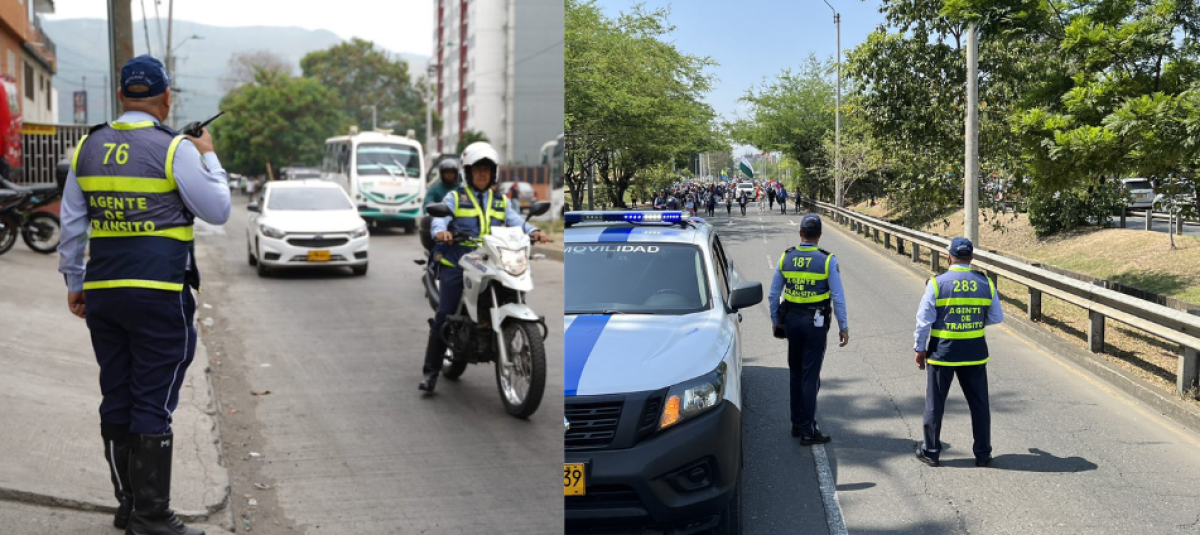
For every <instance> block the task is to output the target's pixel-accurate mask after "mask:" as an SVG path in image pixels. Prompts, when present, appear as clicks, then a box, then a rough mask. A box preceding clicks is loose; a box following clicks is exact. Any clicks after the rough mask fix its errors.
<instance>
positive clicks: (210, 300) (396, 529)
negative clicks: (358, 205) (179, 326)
mask: <svg viewBox="0 0 1200 535" xmlns="http://www.w3.org/2000/svg"><path fill="white" fill-rule="evenodd" d="M234 204H235V207H234V214H233V217H232V218H231V219H230V222H229V223H228V224H227V225H226V226H225V227H224V228H217V229H208V230H206V231H205V232H203V234H205V235H204V236H202V237H200V238H198V243H197V249H198V258H199V261H200V266H201V270H202V276H203V281H204V284H203V286H204V289H203V293H202V294H201V300H202V302H204V303H206V304H207V305H211V306H212V308H204V307H202V308H201V310H200V313H199V314H198V315H199V316H201V317H212V318H213V320H214V321H213V323H212V325H211V326H210V327H206V328H205V329H204V334H203V335H202V341H203V342H204V343H205V344H206V345H207V347H208V350H209V355H210V358H211V360H212V366H213V370H214V384H215V389H216V398H217V401H218V404H219V406H220V411H221V422H220V424H221V434H222V442H223V446H224V454H225V462H226V464H227V465H228V466H229V469H230V478H231V480H232V485H233V487H232V492H231V496H232V498H231V500H232V508H233V511H232V512H233V517H234V524H235V526H236V527H237V530H238V531H239V532H243V531H250V530H252V532H253V533H266V534H284V533H287V534H296V533H306V534H310V535H316V534H331V535H344V534H349V533H381V534H382V533H447V534H457V533H462V534H468V533H469V534H481V533H497V534H499V533H505V534H507V533H559V532H561V531H562V507H563V506H562V497H561V495H560V494H559V490H558V481H559V480H560V477H561V476H560V472H561V468H562V467H561V462H562V428H561V427H560V425H561V423H560V422H561V420H562V392H563V388H562V387H563V383H562V362H563V357H562V355H563V352H562V347H563V338H562V329H561V326H562V325H563V314H562V297H561V295H562V285H563V266H562V263H560V262H554V261H545V262H538V263H534V264H533V269H534V272H535V275H534V279H535V281H536V288H535V290H534V293H533V294H531V296H530V299H529V302H530V304H531V305H532V306H533V307H534V308H535V310H537V311H538V312H539V313H540V314H544V315H545V316H546V318H547V324H548V325H549V326H550V329H551V334H550V337H549V339H548V340H547V341H546V348H547V363H548V373H547V384H546V395H545V398H544V400H543V401H542V404H541V408H540V409H539V410H538V412H537V413H536V414H534V415H533V416H532V417H531V418H530V419H529V420H528V421H526V420H518V419H516V418H513V417H511V416H509V415H508V414H507V413H505V412H504V408H503V405H502V404H501V402H500V398H499V396H500V394H499V392H498V390H497V388H496V380H495V374H494V371H493V367H492V366H491V365H486V366H485V365H475V366H471V367H469V368H468V369H467V372H466V373H465V374H464V375H463V377H462V378H461V380H459V381H457V382H456V381H449V380H446V379H445V378H443V379H442V380H441V382H440V383H439V385H438V390H437V394H436V395H434V396H432V397H425V396H423V395H422V394H421V393H420V392H419V391H418V390H417V383H418V382H419V381H420V378H421V373H420V369H421V363H422V359H423V357H424V352H425V343H426V338H427V333H428V330H429V327H428V324H427V322H426V320H427V319H428V318H430V317H432V311H430V309H429V307H428V305H427V303H426V301H425V299H424V294H423V291H422V290H421V288H420V283H419V277H420V274H421V268H420V267H419V266H417V265H415V264H414V263H413V262H412V260H413V259H415V258H419V257H421V256H422V254H423V251H422V249H421V245H420V243H419V242H418V240H417V237H416V236H410V235H405V234H404V233H403V231H402V230H400V229H396V230H394V231H389V230H383V231H379V232H376V233H374V234H373V235H372V237H371V269H370V272H369V273H368V274H367V275H366V276H365V277H355V276H353V275H351V274H350V271H349V269H346V268H342V270H338V271H336V272H322V271H309V270H306V271H299V272H287V273H283V274H280V275H276V276H273V277H271V278H265V279H264V278H259V277H258V276H257V275H256V274H255V270H254V268H251V267H250V266H249V265H247V259H246V256H247V255H246V238H245V225H246V215H247V213H246V210H245V201H244V199H237V200H235V203H234ZM201 321H202V323H203V322H204V321H205V320H201ZM268 391H269V393H265V392H268ZM247 528H249V529H247Z"/></svg>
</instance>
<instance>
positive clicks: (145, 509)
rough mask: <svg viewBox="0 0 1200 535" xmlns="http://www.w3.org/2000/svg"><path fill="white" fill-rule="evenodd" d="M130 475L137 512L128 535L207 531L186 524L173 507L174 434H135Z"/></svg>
mask: <svg viewBox="0 0 1200 535" xmlns="http://www.w3.org/2000/svg"><path fill="white" fill-rule="evenodd" d="M131 442H132V445H133V455H132V456H130V458H129V479H130V481H131V482H132V483H133V514H132V515H131V516H130V517H129V526H128V527H127V528H126V529H125V535H204V532H203V531H201V530H198V529H195V528H189V527H187V526H186V525H184V523H183V521H182V520H179V517H177V516H175V512H174V511H172V510H171V450H172V446H173V445H174V442H175V439H174V435H172V434H171V433H167V434H165V435H132V441H131Z"/></svg>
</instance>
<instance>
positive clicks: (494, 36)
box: [430, 0, 565, 165]
mask: <svg viewBox="0 0 1200 535" xmlns="http://www.w3.org/2000/svg"><path fill="white" fill-rule="evenodd" d="M564 10H565V9H564V4H563V2H562V0H434V17H435V20H434V31H433V42H434V48H433V57H432V58H430V64H431V66H432V68H433V72H434V77H433V82H434V83H435V84H436V90H435V98H436V102H435V103H434V109H435V110H437V112H438V114H439V115H440V116H441V118H442V128H441V130H440V131H439V132H435V133H434V138H435V139H434V142H433V143H431V147H430V148H431V149H432V151H431V152H438V153H446V152H454V151H455V149H456V148H457V145H458V140H459V139H460V138H461V136H462V133H463V132H465V131H469V130H470V131H478V132H483V133H484V134H485V135H486V136H487V138H488V140H489V141H490V142H491V143H492V145H494V146H495V147H496V150H497V151H498V152H499V153H500V155H501V157H503V158H504V160H505V162H506V163H512V164H518V165H520V164H529V165H533V164H536V163H538V161H539V160H538V158H539V152H540V150H541V146H542V144H544V143H545V142H546V141H550V140H553V139H554V137H555V136H557V135H558V134H560V133H562V130H563V50H564V49H563V31H564V28H563V17H564Z"/></svg>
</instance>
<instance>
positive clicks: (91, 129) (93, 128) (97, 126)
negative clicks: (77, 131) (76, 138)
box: [88, 123, 108, 134]
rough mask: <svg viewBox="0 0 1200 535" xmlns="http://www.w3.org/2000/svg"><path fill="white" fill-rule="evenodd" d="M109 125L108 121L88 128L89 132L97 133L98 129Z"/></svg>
mask: <svg viewBox="0 0 1200 535" xmlns="http://www.w3.org/2000/svg"><path fill="white" fill-rule="evenodd" d="M106 126H108V123H100V124H98V125H96V126H93V127H91V128H89V129H88V134H95V133H96V131H97V130H99V129H101V128H104V127H106Z"/></svg>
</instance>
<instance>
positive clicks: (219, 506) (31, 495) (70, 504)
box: [0, 326, 230, 523]
mask: <svg viewBox="0 0 1200 535" xmlns="http://www.w3.org/2000/svg"><path fill="white" fill-rule="evenodd" d="M196 331H197V332H196V339H197V340H196V358H195V360H196V361H203V362H204V369H203V370H199V369H198V368H196V369H193V370H189V371H192V372H193V373H195V372H197V371H199V372H201V373H203V374H204V379H203V381H204V383H203V385H202V387H203V388H205V389H206V391H207V396H206V397H207V398H208V406H207V407H197V410H199V411H200V412H201V413H202V414H204V415H207V416H208V417H209V418H211V419H212V423H213V435H212V436H213V441H214V443H215V444H217V445H218V446H217V448H216V449H217V467H216V471H217V472H218V474H217V475H216V477H215V479H217V480H218V485H219V486H221V487H222V490H221V491H220V492H221V493H222V496H221V499H220V501H218V502H216V503H214V504H211V505H205V509H204V510H203V511H197V510H181V509H175V514H176V515H177V516H178V517H179V518H180V519H181V520H183V521H184V522H188V523H201V522H208V521H209V520H212V519H214V516H215V515H217V513H219V512H221V511H222V510H225V509H227V508H228V505H229V494H230V486H229V473H228V471H226V470H225V463H224V460H223V459H222V457H221V448H220V446H219V444H220V443H221V437H220V428H219V424H218V420H217V418H216V417H215V414H216V412H215V410H216V409H215V406H214V403H213V401H214V400H213V397H212V380H211V377H210V375H209V373H210V367H209V365H208V362H209V361H208V350H207V348H206V347H205V346H204V342H203V339H202V337H201V336H200V327H199V326H197V329H196ZM180 402H181V403H182V402H183V400H182V399H181V400H180ZM0 500H3V501H13V502H21V503H28V504H32V505H42V506H48V507H61V508H64V509H74V510H78V511H87V512H99V513H109V514H115V513H116V512H117V508H116V507H115V506H114V505H112V503H110V502H105V503H102V504H101V503H95V502H90V501H84V500H75V499H69V498H60V497H57V496H51V495H48V494H41V493H38V492H31V491H25V490H18V489H11V488H5V487H0Z"/></svg>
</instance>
